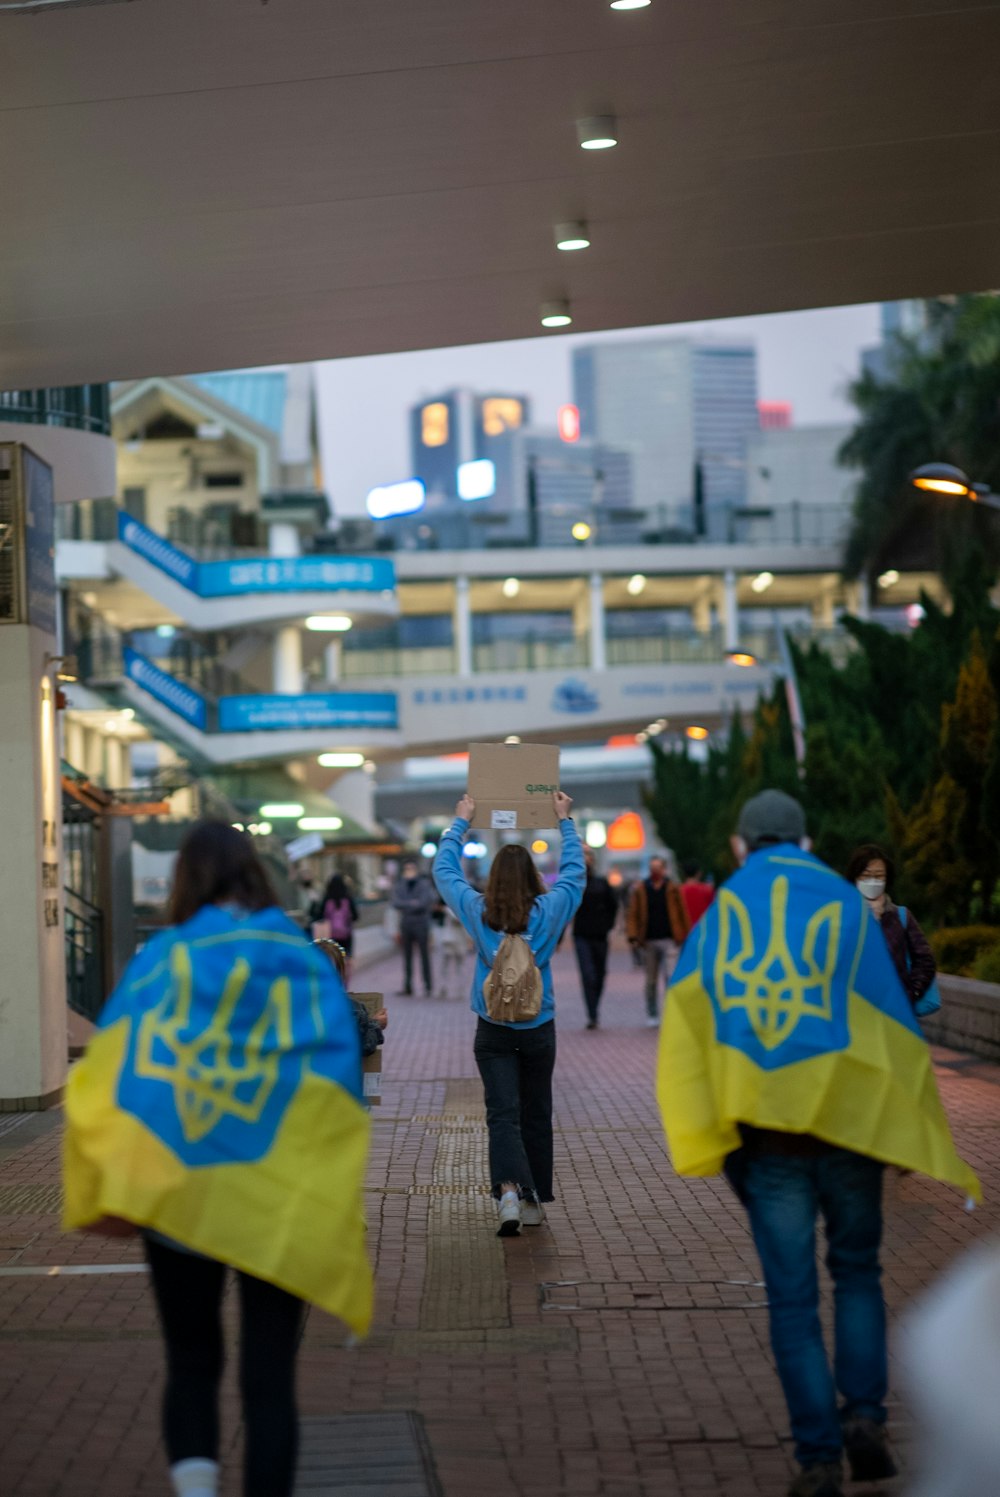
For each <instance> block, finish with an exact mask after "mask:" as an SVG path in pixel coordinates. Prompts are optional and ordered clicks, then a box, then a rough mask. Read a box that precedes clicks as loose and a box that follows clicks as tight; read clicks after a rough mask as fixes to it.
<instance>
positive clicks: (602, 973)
mask: <svg viewBox="0 0 1000 1497" xmlns="http://www.w3.org/2000/svg"><path fill="white" fill-rule="evenodd" d="M573 945H574V946H575V947H576V960H577V964H578V965H579V968H580V982H581V985H582V987H583V1001H584V1003H585V1004H586V1005H587V1018H588V1019H589V1020H590V1022H591V1023H592V1024H596V1023H597V1010H598V1008H599V1007H600V1002H601V994H602V993H603V992H604V979H605V977H606V976H607V971H608V943H607V941H591V940H587V939H586V938H585V937H583V936H574V937H573Z"/></svg>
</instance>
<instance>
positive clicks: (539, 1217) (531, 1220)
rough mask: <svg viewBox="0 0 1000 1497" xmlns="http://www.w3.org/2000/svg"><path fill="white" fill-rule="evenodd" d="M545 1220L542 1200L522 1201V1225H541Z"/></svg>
mask: <svg viewBox="0 0 1000 1497" xmlns="http://www.w3.org/2000/svg"><path fill="white" fill-rule="evenodd" d="M544 1221H545V1207H544V1206H543V1205H542V1203H541V1201H522V1202H521V1226H522V1227H540V1226H541V1225H542V1224H543V1222H544Z"/></svg>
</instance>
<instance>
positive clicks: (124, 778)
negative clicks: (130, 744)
mask: <svg viewBox="0 0 1000 1497" xmlns="http://www.w3.org/2000/svg"><path fill="white" fill-rule="evenodd" d="M104 752H105V757H106V762H107V766H108V789H109V790H127V789H128V786H129V782H130V780H131V778H132V774H131V766H130V763H129V754H128V748H127V747H126V745H125V744H124V743H123V742H122V740H121V739H120V738H115V737H114V736H113V735H111V736H109V737H108V738H106V739H105V744H104Z"/></svg>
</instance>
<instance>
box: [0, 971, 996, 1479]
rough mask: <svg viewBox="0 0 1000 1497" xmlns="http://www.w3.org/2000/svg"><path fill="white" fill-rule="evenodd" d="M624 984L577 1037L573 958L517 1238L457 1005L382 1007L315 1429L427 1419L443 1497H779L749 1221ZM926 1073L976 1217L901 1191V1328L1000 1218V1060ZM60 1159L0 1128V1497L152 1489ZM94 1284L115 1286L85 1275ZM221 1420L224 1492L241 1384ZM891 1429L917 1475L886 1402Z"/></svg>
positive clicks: (144, 1446) (117, 1320) (143, 1326)
mask: <svg viewBox="0 0 1000 1497" xmlns="http://www.w3.org/2000/svg"><path fill="white" fill-rule="evenodd" d="M379 978H383V980H384V985H385V987H386V990H387V991H388V992H389V993H390V994H391V993H392V991H393V990H394V989H395V987H396V986H397V983H396V980H395V979H396V972H395V970H394V968H389V969H388V970H384V971H375V972H368V973H366V974H365V977H364V986H365V987H366V988H374V987H377V986H379ZM609 989H610V991H609V993H608V996H607V997H606V999H605V1014H604V1027H603V1028H602V1029H601V1030H599V1031H597V1032H595V1033H587V1032H585V1031H584V1029H583V1008H582V1003H581V1001H580V998H579V993H578V985H577V981H576V976H575V972H574V970H573V968H572V964H571V960H570V959H569V958H568V957H560V958H559V959H558V962H557V992H558V993H559V994H560V1027H559V1062H558V1069H557V1116H556V1126H557V1189H558V1192H559V1197H560V1199H559V1202H558V1204H557V1205H556V1206H554V1207H551V1208H550V1209H549V1224H548V1227H547V1228H543V1229H541V1230H538V1231H534V1232H531V1233H528V1234H526V1235H525V1236H523V1237H522V1238H520V1239H514V1240H508V1241H506V1242H503V1243H501V1242H500V1241H499V1240H498V1239H497V1238H496V1237H495V1236H494V1235H493V1233H492V1230H491V1228H490V1220H491V1212H490V1202H489V1201H488V1199H487V1197H486V1195H485V1193H484V1191H483V1183H484V1178H485V1130H484V1127H483V1122H482V1106H481V1094H480V1091H479V1086H478V1082H477V1081H476V1080H475V1072H474V1068H473V1064H472V1057H471V1040H472V1021H471V1018H470V1016H469V1014H468V1011H467V1009H466V1007H465V1004H464V1002H460V1001H457V1000H453V1001H451V1002H443V1001H432V1002H426V1001H423V1000H411V1001H407V1000H402V999H401V1000H398V1001H394V1000H392V999H391V998H390V1016H391V1024H390V1030H389V1036H388V1041H387V1045H386V1048H385V1052H384V1057H385V1078H384V1084H383V1085H384V1094H385V1101H384V1104H383V1106H382V1107H381V1108H378V1109H376V1111H375V1113H374V1144H373V1157H372V1165H371V1171H370V1179H369V1195H368V1211H369V1221H370V1229H371V1246H372V1251H373V1253H374V1255H375V1260H376V1264H377V1271H378V1309H377V1317H376V1323H375V1328H374V1333H373V1335H372V1337H371V1339H370V1341H369V1342H368V1343H367V1344H366V1345H365V1346H363V1347H360V1348H353V1349H351V1348H345V1347H344V1345H343V1336H342V1333H341V1330H340V1328H339V1327H338V1326H337V1325H336V1324H334V1323H333V1322H332V1321H330V1320H328V1319H326V1318H325V1317H324V1316H322V1315H320V1314H319V1313H318V1312H314V1313H313V1314H312V1315H311V1316H310V1319H309V1323H308V1326H307V1329H306V1336H305V1342H304V1346H303V1352H302V1357H301V1362H300V1389H301V1402H302V1408H303V1413H304V1414H306V1415H307V1416H313V1417H323V1416H326V1417H329V1416H332V1415H352V1416H353V1415H359V1414H369V1413H373V1412H378V1411H391V1410H399V1411H402V1410H408V1411H414V1412H416V1413H417V1414H419V1415H421V1416H422V1417H423V1420H424V1423H425V1428H426V1433H427V1436H428V1438H429V1441H430V1445H431V1447H432V1449H433V1453H434V1458H435V1461H436V1464H437V1471H438V1476H439V1479H440V1482H441V1486H442V1489H443V1492H444V1497H479V1494H480V1493H489V1494H490V1497H515V1494H516V1497H542V1494H543V1493H544V1494H547V1497H589V1494H606V1497H647V1494H648V1497H654V1494H655V1497H708V1494H720V1497H765V1494H768V1497H771V1494H775V1497H780V1494H782V1493H783V1491H784V1486H785V1482H786V1479H787V1475H788V1473H789V1472H790V1470H791V1469H792V1465H791V1458H790V1452H789V1446H788V1441H787V1439H786V1436H785V1414H784V1408H783V1404H782V1400H781V1395H780V1390H779V1388H778V1385H777V1381H776V1378H775V1376H774V1374H773V1372H772V1369H771V1362H770V1356H769V1353H768V1351H767V1347H766V1332H767V1325H766V1314H765V1311H764V1309H763V1308H762V1300H763V1293H762V1290H761V1288H760V1286H759V1284H758V1283H757V1278H758V1266H757V1262H756V1259H755V1256H754V1253H753V1251H752V1248H751V1245H750V1242H749V1238H748V1235H747V1231H746V1226H745V1223H744V1219H743V1215H742V1212H741V1211H740V1209H739V1208H738V1206H737V1205H736V1204H735V1202H734V1201H733V1199H732V1198H731V1196H730V1194H729V1191H728V1189H727V1187H726V1186H725V1185H724V1184H722V1183H721V1182H719V1181H694V1182H686V1181H680V1180H677V1179H676V1178H674V1177H673V1175H672V1174H671V1171H670V1168H669V1165H668V1163H667V1160H666V1157H665V1154H664V1150H663V1146H662V1142H661V1134H660V1130H659V1124H658V1121H657V1118H656V1115H655V1111H654V1105H653V1096H652V1073H653V1064H654V1056H655V1048H656V1034H655V1032H653V1031H649V1030H647V1029H646V1028H645V1027H643V1013H642V1002H641V996H640V979H639V976H638V974H637V973H635V972H634V971H633V970H632V969H631V967H630V966H629V959H628V956H627V954H626V953H625V952H622V951H619V952H616V953H615V954H614V956H613V958H612V968H611V977H610V982H609ZM938 1058H939V1062H940V1076H941V1082H942V1087H943V1091H944V1095H945V1099H946V1103H947V1105H948V1108H949V1111H950V1113H951V1116H952V1119H953V1122H954V1125H955V1127H956V1131H957V1133H958V1136H959V1140H960V1144H961V1147H962V1149H963V1152H964V1153H965V1154H966V1156H967V1157H968V1158H969V1159H970V1160H971V1161H972V1162H973V1164H974V1165H975V1166H976V1168H977V1169H978V1170H979V1171H980V1173H981V1175H982V1177H983V1179H984V1183H985V1186H986V1189H987V1195H988V1202H987V1205H986V1207H985V1208H984V1209H983V1210H982V1211H980V1212H979V1213H977V1214H976V1215H974V1216H971V1217H970V1216H967V1215H966V1214H965V1213H964V1211H963V1210H962V1203H961V1201H960V1200H959V1199H958V1197H957V1196H956V1195H955V1193H954V1192H951V1191H949V1190H946V1189H944V1188H943V1187H939V1186H936V1185H933V1184H931V1183H929V1182H927V1181H924V1180H921V1179H913V1178H909V1179H902V1180H901V1179H897V1178H893V1179H892V1181H891V1182H890V1183H889V1188H888V1201H887V1244H886V1252H885V1264H886V1271H887V1272H886V1277H887V1294H888V1298H889V1302H890V1306H891V1308H892V1310H893V1311H896V1310H898V1309H899V1307H901V1306H902V1305H903V1304H904V1303H905V1302H906V1300H907V1299H908V1298H909V1297H910V1296H911V1295H912V1294H913V1293H914V1291H916V1290H917V1289H918V1288H919V1287H920V1285H921V1284H923V1283H925V1282H927V1281H928V1279H929V1278H930V1277H931V1276H932V1275H933V1273H934V1272H935V1271H936V1270H937V1269H938V1268H939V1267H941V1266H942V1265H943V1264H945V1263H946V1262H947V1261H948V1260H949V1259H951V1258H952V1257H953V1256H954V1254H955V1253H956V1252H958V1251H959V1250H960V1249H961V1248H962V1247H963V1246H964V1245H965V1244H967V1243H968V1242H970V1241H971V1240H972V1239H973V1238H974V1237H976V1236H980V1235H982V1234H984V1233H986V1232H989V1231H991V1230H995V1229H996V1228H997V1226H998V1217H1000V1205H998V1202H1000V1147H998V1144H1000V1068H995V1067H991V1066H988V1065H985V1064H981V1063H976V1062H973V1061H969V1060H968V1059H967V1058H964V1057H961V1056H957V1055H954V1054H952V1053H950V1052H941V1053H940V1054H939V1057H938ZM11 1124H13V1125H11ZM58 1149H59V1117H58V1114H49V1115H45V1116H41V1117H32V1118H28V1119H22V1118H18V1119H14V1120H10V1121H5V1120H3V1119H0V1342H2V1343H3V1346H2V1355H0V1489H2V1491H3V1493H4V1494H5V1497H70V1494H72V1497H126V1494H131V1493H160V1494H164V1493H166V1491H167V1484H166V1479H165V1475H164V1471H163V1463H162V1457H161V1454H160V1449H159V1440H158V1431H157V1416H158V1397H159V1388H160V1375H161V1372H160V1369H161V1359H160V1348H159V1344H158V1341H157V1337H156V1331H155V1323H154V1317H153V1310H152V1305H151V1302H150V1298H149V1293H148V1288H147V1284H146V1280H145V1275H144V1274H143V1273H142V1272H137V1271H135V1270H136V1269H137V1268H138V1267H139V1254H138V1252H137V1250H136V1248H135V1247H134V1246H133V1245H132V1244H129V1243H126V1244H116V1243H107V1242H100V1241H98V1240H96V1239H90V1238H84V1237H74V1238H64V1237H62V1236H61V1235H60V1233H59V1231H58V1225H57V1219H56V1216H55V1211H56V1199H57V1188H56V1187H57V1180H58ZM93 1265H97V1266H98V1267H100V1268H102V1269H105V1270H111V1271H105V1272H98V1273H93V1272H91V1273H80V1272H75V1273H74V1272H73V1270H74V1268H75V1269H77V1270H79V1269H80V1268H81V1267H89V1266H93ZM55 1269H59V1270H60V1271H59V1272H53V1270H55ZM12 1270H13V1271H12ZM224 1415H225V1447H226V1460H227V1463H228V1465H227V1474H226V1486H225V1491H226V1493H227V1494H235V1493H237V1492H238V1490H239V1480H238V1448H239V1428H238V1413H237V1405H236V1401H235V1390H234V1387H233V1385H232V1382H231V1380H227V1385H226V1395H225V1409H224ZM892 1418H893V1427H894V1433H895V1436H896V1440H897V1445H898V1447H899V1448H900V1449H901V1450H902V1453H903V1456H904V1458H905V1455H906V1451H907V1444H908V1430H907V1427H906V1421H905V1413H904V1411H903V1410H902V1409H901V1408H900V1407H899V1406H898V1405H897V1404H895V1403H894V1404H893V1407H892ZM902 1489H903V1488H902V1484H901V1483H897V1484H895V1486H894V1487H890V1488H889V1489H888V1490H889V1492H890V1493H893V1492H901V1491H902ZM366 1490H370V1489H366ZM388 1490H389V1489H387V1491H388ZM855 1490H856V1491H859V1492H864V1491H865V1490H866V1489H864V1488H855ZM871 1490H872V1491H873V1492H874V1491H875V1490H877V1489H874V1488H873V1489H871ZM881 1490H883V1491H886V1488H884V1487H883V1488H882V1489H881Z"/></svg>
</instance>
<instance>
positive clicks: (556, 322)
mask: <svg viewBox="0 0 1000 1497" xmlns="http://www.w3.org/2000/svg"><path fill="white" fill-rule="evenodd" d="M541 319H542V327H569V325H570V323H571V322H572V321H573V318H572V317H571V315H570V310H569V302H568V301H546V302H542V310H541Z"/></svg>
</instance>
